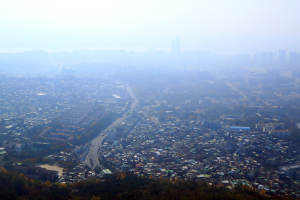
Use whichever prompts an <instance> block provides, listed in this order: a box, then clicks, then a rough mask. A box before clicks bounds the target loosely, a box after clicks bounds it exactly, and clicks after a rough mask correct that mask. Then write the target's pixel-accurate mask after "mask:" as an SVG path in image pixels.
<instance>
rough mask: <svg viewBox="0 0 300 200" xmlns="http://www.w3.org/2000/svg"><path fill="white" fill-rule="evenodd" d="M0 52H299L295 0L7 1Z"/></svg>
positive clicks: (0, 16) (0, 13)
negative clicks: (174, 47)
mask: <svg viewBox="0 0 300 200" xmlns="http://www.w3.org/2000/svg"><path fill="white" fill-rule="evenodd" d="M1 4H2V5H1V6H0V25H1V26H0V34H1V37H0V52H2V53H3V52H22V51H25V50H46V51H50V52H51V51H72V50H76V49H124V50H134V51H145V50H147V49H149V48H151V49H156V50H165V51H170V50H171V42H172V40H174V38H175V36H180V50H181V51H184V50H195V51H209V52H212V53H220V54H229V55H230V54H241V53H247V54H252V55H253V54H254V53H255V52H257V51H272V52H277V51H278V50H280V49H283V50H285V51H287V52H289V51H296V52H297V51H299V44H300V36H299V35H300V34H299V33H300V23H299V19H300V13H299V12H298V8H299V6H300V2H299V1H295V0H294V1H292V0H291V1H270V0H266V1H236V0H229V1H226V2H223V1H174V0H173V1H157V0H154V1H147V2H145V1H143V2H141V1H134V0H129V1H119V0H115V1H109V2H107V1H92V0H90V1H84V2H83V1H77V2H74V1H51V2H50V1H49V2H41V1H17V0H15V1H9V2H5V3H1Z"/></svg>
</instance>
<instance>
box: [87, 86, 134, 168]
mask: <svg viewBox="0 0 300 200" xmlns="http://www.w3.org/2000/svg"><path fill="white" fill-rule="evenodd" d="M126 90H127V92H128V93H129V94H130V96H131V97H132V99H133V103H132V104H131V106H130V110H129V111H132V110H133V109H134V108H135V106H136V105H137V104H138V99H137V97H136V96H135V94H134V92H133V91H132V88H131V87H130V86H129V85H126ZM129 111H128V112H129ZM128 112H126V113H124V114H123V116H122V117H120V118H118V119H116V120H115V121H114V122H113V123H112V124H111V125H109V126H108V127H107V128H106V129H105V130H104V131H103V132H102V133H99V135H98V136H97V137H96V138H95V139H93V140H92V141H91V145H90V150H89V153H88V155H87V156H86V158H85V160H84V165H88V166H89V167H90V168H92V169H95V167H96V166H100V164H99V161H98V158H99V156H100V155H99V153H98V150H99V147H100V146H101V144H102V142H103V140H104V139H105V138H106V136H107V132H108V130H109V129H111V128H113V127H115V126H118V125H119V124H120V123H121V122H122V121H124V120H125V119H126V118H127V114H128ZM91 162H92V163H93V165H92V163H91Z"/></svg>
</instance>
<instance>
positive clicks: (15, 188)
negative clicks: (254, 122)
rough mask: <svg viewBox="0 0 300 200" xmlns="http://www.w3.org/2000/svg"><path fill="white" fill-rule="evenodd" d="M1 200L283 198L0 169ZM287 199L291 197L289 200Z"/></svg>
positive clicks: (121, 176) (118, 177) (123, 176)
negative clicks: (32, 176)
mask: <svg viewBox="0 0 300 200" xmlns="http://www.w3.org/2000/svg"><path fill="white" fill-rule="evenodd" d="M0 199H5V200H9V199H32V200H34V199H39V200H40V199H46V200H48V199H49V200H51V199H55V200H57V199H64V200H65V199H138V200H140V199H163V200H167V199H174V200H175V199H283V198H282V197H279V196H271V197H268V196H266V195H265V194H263V193H261V192H259V191H255V190H254V189H251V188H248V187H246V186H241V185H239V186H237V187H235V188H234V189H233V190H232V192H230V191H229V190H228V189H226V188H224V187H220V186H219V187H216V186H209V185H208V184H207V183H205V182H201V183H196V182H194V181H191V180H189V181H173V182H172V181H171V182H170V181H169V180H167V179H164V178H159V179H153V178H151V177H150V178H146V177H137V176H135V175H133V174H131V173H129V172H126V173H115V174H113V175H109V176H106V177H104V178H103V179H102V180H101V179H94V180H87V181H85V182H78V183H72V184H62V183H50V182H46V183H43V182H41V181H40V180H29V179H27V178H26V177H25V175H24V174H17V173H10V172H7V171H6V170H5V169H4V168H0ZM286 199H288V198H286Z"/></svg>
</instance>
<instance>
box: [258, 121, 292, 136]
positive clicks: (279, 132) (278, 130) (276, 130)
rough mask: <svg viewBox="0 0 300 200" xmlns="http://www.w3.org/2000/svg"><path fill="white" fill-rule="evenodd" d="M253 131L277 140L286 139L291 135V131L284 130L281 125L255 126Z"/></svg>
mask: <svg viewBox="0 0 300 200" xmlns="http://www.w3.org/2000/svg"><path fill="white" fill-rule="evenodd" d="M255 129H256V130H257V131H258V132H260V133H268V134H271V135H273V136H275V137H278V138H287V137H289V136H290V135H291V134H292V131H290V130H285V129H284V124H283V123H278V124H276V123H274V124H272V123H271V124H256V125H255Z"/></svg>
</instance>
